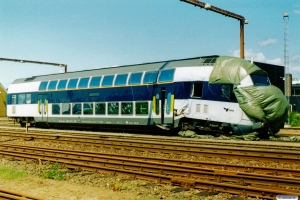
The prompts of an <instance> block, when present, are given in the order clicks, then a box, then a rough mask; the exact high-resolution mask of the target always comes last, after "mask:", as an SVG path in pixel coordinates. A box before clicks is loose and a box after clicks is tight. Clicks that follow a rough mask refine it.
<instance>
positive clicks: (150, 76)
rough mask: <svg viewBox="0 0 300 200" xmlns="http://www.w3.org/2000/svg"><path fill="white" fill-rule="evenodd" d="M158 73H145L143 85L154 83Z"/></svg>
mask: <svg viewBox="0 0 300 200" xmlns="http://www.w3.org/2000/svg"><path fill="white" fill-rule="evenodd" d="M157 74H158V72H146V73H145V76H144V81H143V83H155V82H156V78H157Z"/></svg>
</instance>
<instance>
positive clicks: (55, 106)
mask: <svg viewBox="0 0 300 200" xmlns="http://www.w3.org/2000/svg"><path fill="white" fill-rule="evenodd" d="M59 114H60V104H52V115H59Z"/></svg>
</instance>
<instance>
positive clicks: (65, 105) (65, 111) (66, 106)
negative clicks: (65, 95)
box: [61, 103, 71, 115]
mask: <svg viewBox="0 0 300 200" xmlns="http://www.w3.org/2000/svg"><path fill="white" fill-rule="evenodd" d="M70 107H71V106H70V104H69V103H63V104H62V108H61V112H62V114H63V115H69V114H70Z"/></svg>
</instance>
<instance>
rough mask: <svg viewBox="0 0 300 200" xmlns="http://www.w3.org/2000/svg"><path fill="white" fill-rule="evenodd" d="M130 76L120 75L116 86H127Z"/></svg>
mask: <svg viewBox="0 0 300 200" xmlns="http://www.w3.org/2000/svg"><path fill="white" fill-rule="evenodd" d="M127 77H128V74H118V75H117V78H116V80H115V85H126V81H127Z"/></svg>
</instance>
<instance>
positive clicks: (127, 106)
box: [121, 103, 133, 115]
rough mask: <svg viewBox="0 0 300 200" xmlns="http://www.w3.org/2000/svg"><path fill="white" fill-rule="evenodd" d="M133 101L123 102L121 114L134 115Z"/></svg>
mask: <svg viewBox="0 0 300 200" xmlns="http://www.w3.org/2000/svg"><path fill="white" fill-rule="evenodd" d="M132 111H133V103H121V114H122V115H132Z"/></svg>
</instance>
